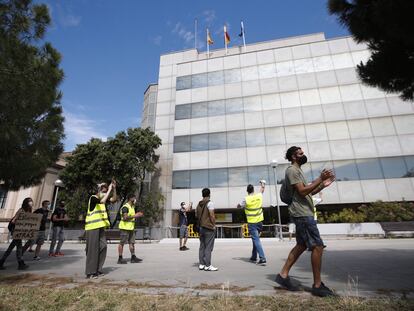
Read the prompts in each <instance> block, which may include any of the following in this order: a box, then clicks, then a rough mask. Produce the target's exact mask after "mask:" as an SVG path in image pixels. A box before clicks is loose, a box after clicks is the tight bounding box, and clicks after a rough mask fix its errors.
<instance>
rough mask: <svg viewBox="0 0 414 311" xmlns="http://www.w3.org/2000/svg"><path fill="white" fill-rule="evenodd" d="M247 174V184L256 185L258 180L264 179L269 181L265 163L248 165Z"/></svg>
mask: <svg viewBox="0 0 414 311" xmlns="http://www.w3.org/2000/svg"><path fill="white" fill-rule="evenodd" d="M247 171H248V174H249V179H248V182H249V184H252V185H253V186H256V185H258V184H259V180H262V179H264V180H266V182H267V183H268V182H269V171H268V166H267V165H261V166H250V167H248V170H247Z"/></svg>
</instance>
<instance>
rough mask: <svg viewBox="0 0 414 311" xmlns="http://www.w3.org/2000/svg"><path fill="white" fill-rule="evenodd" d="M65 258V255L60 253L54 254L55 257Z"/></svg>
mask: <svg viewBox="0 0 414 311" xmlns="http://www.w3.org/2000/svg"><path fill="white" fill-rule="evenodd" d="M62 256H65V254H63V253H61V252H57V253H55V257H62Z"/></svg>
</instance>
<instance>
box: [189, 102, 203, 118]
mask: <svg viewBox="0 0 414 311" xmlns="http://www.w3.org/2000/svg"><path fill="white" fill-rule="evenodd" d="M203 117H207V103H206V102H202V103H195V104H192V105H191V118H203Z"/></svg>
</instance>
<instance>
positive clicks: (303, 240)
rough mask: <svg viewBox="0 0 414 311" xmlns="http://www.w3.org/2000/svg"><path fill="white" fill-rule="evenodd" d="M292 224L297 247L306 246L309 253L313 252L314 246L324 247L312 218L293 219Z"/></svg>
mask: <svg viewBox="0 0 414 311" xmlns="http://www.w3.org/2000/svg"><path fill="white" fill-rule="evenodd" d="M293 222H294V223H295V226H296V243H297V244H298V245H304V246H306V247H307V249H308V250H309V251H311V250H313V248H314V247H315V246H323V247H325V245H324V244H323V241H322V239H321V236H320V234H319V230H318V227H317V225H316V221H315V219H313V216H305V217H294V218H293Z"/></svg>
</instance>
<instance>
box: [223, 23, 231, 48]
mask: <svg viewBox="0 0 414 311" xmlns="http://www.w3.org/2000/svg"><path fill="white" fill-rule="evenodd" d="M224 43H225V44H226V45H227V44H229V43H230V36H229V33H228V32H227V27H226V26H224Z"/></svg>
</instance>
